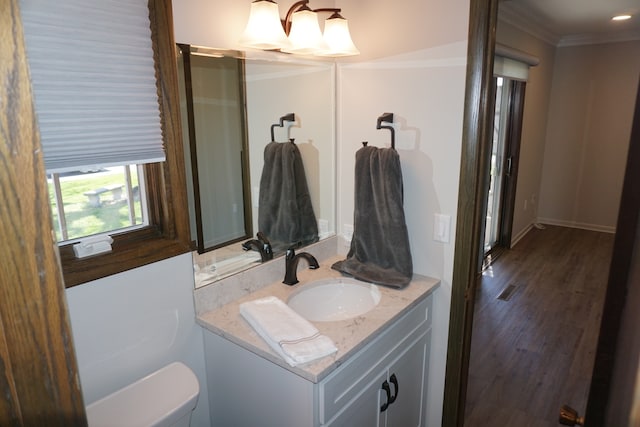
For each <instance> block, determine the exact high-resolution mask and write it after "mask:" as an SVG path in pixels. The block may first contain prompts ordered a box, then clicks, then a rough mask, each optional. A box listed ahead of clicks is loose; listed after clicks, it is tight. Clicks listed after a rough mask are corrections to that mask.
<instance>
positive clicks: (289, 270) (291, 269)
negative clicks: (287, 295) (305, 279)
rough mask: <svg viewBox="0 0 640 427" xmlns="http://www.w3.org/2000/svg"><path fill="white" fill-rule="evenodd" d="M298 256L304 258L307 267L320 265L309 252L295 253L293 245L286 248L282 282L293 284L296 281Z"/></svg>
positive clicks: (313, 267) (313, 268)
mask: <svg viewBox="0 0 640 427" xmlns="http://www.w3.org/2000/svg"><path fill="white" fill-rule="evenodd" d="M300 258H304V259H306V260H307V263H308V264H309V268H310V269H312V270H315V269H316V268H319V267H320V265H319V264H318V260H317V259H316V258H315V257H314V256H313V255H311V254H310V253H309V252H300V253H299V254H296V251H295V250H294V249H293V246H292V247H290V248H289V249H287V254H286V256H285V258H284V261H285V273H284V280H283V281H282V283H284V284H285V285H295V284H296V283H298V274H297V271H298V261H300Z"/></svg>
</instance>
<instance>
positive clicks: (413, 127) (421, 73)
mask: <svg viewBox="0 0 640 427" xmlns="http://www.w3.org/2000/svg"><path fill="white" fill-rule="evenodd" d="M338 6H340V7H342V8H343V15H344V16H345V17H347V18H349V17H352V18H350V19H349V26H350V28H351V32H352V36H353V39H354V42H355V43H356V45H357V46H358V48H359V49H360V50H361V52H362V55H361V56H360V57H357V58H355V59H351V60H349V63H347V64H342V65H340V66H339V74H338V85H339V90H338V100H339V103H338V153H339V158H338V165H339V170H338V188H339V189H340V191H339V199H338V207H339V210H338V229H339V233H340V230H341V227H342V225H343V224H352V222H353V199H354V187H353V184H354V183H353V175H354V156H355V152H356V151H357V150H358V149H359V148H360V147H361V146H362V145H361V141H368V142H369V145H374V146H377V147H383V146H389V141H390V132H389V131H387V130H376V119H377V117H378V116H379V115H380V114H382V113H384V112H392V113H394V115H395V123H396V124H395V125H394V127H395V130H396V149H397V150H398V152H399V154H400V161H401V165H402V172H403V183H404V201H405V205H404V206H405V216H406V221H407V228H408V230H409V236H410V244H411V252H412V257H413V264H414V271H415V272H416V273H419V274H424V275H428V276H432V277H437V278H440V279H441V280H442V283H441V285H440V288H439V289H438V290H437V291H436V292H435V294H434V298H435V299H434V305H433V306H434V313H433V314H434V316H433V328H434V329H433V335H432V350H431V360H430V368H429V381H428V390H427V393H428V394H427V414H428V415H427V425H428V426H439V425H441V418H442V403H443V397H444V376H445V369H446V354H447V341H448V331H449V309H450V305H451V280H452V276H453V256H454V244H453V242H454V239H455V233H454V230H455V218H456V212H457V203H458V182H459V174H460V149H461V140H462V118H463V107H464V93H465V70H466V53H467V52H466V48H467V30H468V16H469V2H468V1H449V2H438V1H421V0H411V1H404V2H403V3H402V4H401V5H399V4H394V5H393V7H390V5H389V2H387V1H383V0H369V1H366V2H365V1H348V2H346V1H345V2H338ZM434 213H443V214H445V215H450V216H451V241H450V242H449V243H438V242H435V241H434V240H433V216H434Z"/></svg>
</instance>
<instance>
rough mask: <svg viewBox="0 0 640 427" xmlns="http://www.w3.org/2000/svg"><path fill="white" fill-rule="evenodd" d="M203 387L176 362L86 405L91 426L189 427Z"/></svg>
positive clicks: (187, 370)
mask: <svg viewBox="0 0 640 427" xmlns="http://www.w3.org/2000/svg"><path fill="white" fill-rule="evenodd" d="M199 393H200V386H199V384H198V378H197V377H196V376H195V374H194V373H193V371H192V370H191V369H189V368H188V367H187V366H186V365H184V364H183V363H180V362H174V363H171V364H170V365H167V366H165V367H164V368H162V369H159V370H157V371H155V372H153V373H152V374H150V375H148V376H146V377H144V378H142V379H140V380H138V381H136V382H134V383H133V384H129V385H128V386H126V387H124V388H121V389H120V390H117V391H115V392H113V393H112V394H110V395H108V396H106V397H104V398H102V399H100V400H97V401H95V402H93V403H92V404H90V405H88V406H87V420H88V422H89V427H152V426H153V427H188V426H189V421H190V419H191V412H192V411H193V409H194V408H195V406H196V402H197V401H198V395H199Z"/></svg>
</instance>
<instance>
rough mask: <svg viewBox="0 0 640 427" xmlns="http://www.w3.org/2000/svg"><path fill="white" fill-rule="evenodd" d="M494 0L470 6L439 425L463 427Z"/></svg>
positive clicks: (488, 127) (486, 156)
mask: <svg viewBox="0 0 640 427" xmlns="http://www.w3.org/2000/svg"><path fill="white" fill-rule="evenodd" d="M497 17H498V0H474V1H471V2H470V12H469V40H468V47H467V72H466V91H465V101H464V119H463V125H462V153H461V163H460V183H459V189H458V214H457V220H456V222H457V225H456V239H455V255H454V260H453V279H452V283H451V287H452V289H451V311H450V316H449V340H448V348H447V368H446V376H445V388H444V404H443V417H442V425H443V426H446V427H449V426H451V427H454V426H462V425H463V424H464V405H465V399H466V391H467V376H468V371H469V355H470V353H471V328H472V325H473V308H474V302H475V301H474V295H475V287H476V283H477V281H478V277H479V276H478V271H479V263H480V256H479V254H478V251H479V250H480V248H481V244H482V242H481V241H480V238H481V236H482V235H483V231H482V230H483V227H484V226H485V221H486V219H485V217H484V212H485V205H486V200H485V199H486V198H485V197H484V196H485V194H486V185H487V183H488V180H487V174H488V171H489V162H490V158H491V136H492V132H493V110H494V103H495V99H493V97H492V96H491V95H492V90H491V88H492V85H493V57H494V54H495V44H496V43H495V39H496V23H497Z"/></svg>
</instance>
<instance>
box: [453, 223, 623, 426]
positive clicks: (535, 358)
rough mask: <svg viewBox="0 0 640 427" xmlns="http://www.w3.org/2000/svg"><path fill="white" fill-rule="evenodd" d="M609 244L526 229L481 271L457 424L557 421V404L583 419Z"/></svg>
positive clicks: (561, 230) (576, 234) (589, 235)
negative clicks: (510, 288) (460, 418)
mask: <svg viewBox="0 0 640 427" xmlns="http://www.w3.org/2000/svg"><path fill="white" fill-rule="evenodd" d="M613 238H614V236H613V235H612V234H607V233H599V232H594V231H587V230H579V229H572V228H565V227H555V226H547V227H546V228H545V229H542V230H541V229H536V228H534V229H532V230H531V231H530V232H529V233H528V234H527V235H526V236H525V237H524V238H523V239H522V240H521V241H520V242H519V243H518V244H517V245H516V246H515V247H514V248H513V249H511V250H508V251H505V252H504V253H503V254H501V256H500V257H499V258H498V259H497V260H496V261H495V262H494V263H493V264H492V265H491V266H490V267H488V268H487V269H486V270H485V271H484V273H483V277H482V283H481V286H479V287H478V291H477V294H476V306H475V313H474V330H473V338H472V345H471V359H470V369H469V385H468V389H467V402H466V410H465V426H469V427H475V426H482V427H493V426H496V427H503V426H506V425H518V426H553V425H558V422H557V419H558V411H559V408H560V406H561V405H562V404H564V403H566V404H569V405H571V406H573V407H574V408H576V409H577V410H578V411H580V412H582V413H584V408H585V405H586V399H587V394H588V390H589V384H590V376H591V371H592V368H593V360H594V354H595V347H596V343H597V336H598V331H599V324H600V318H601V314H602V303H603V301H604V292H605V288H606V284H607V275H608V269H609V263H610V256H611V250H612V247H613ZM509 285H512V286H514V287H515V289H514V291H513V293H512V295H511V297H510V298H509V299H508V300H507V301H504V300H500V299H497V296H498V295H499V294H500V293H501V292H502V291H503V290H504V289H505V288H506V287H507V286H509Z"/></svg>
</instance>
